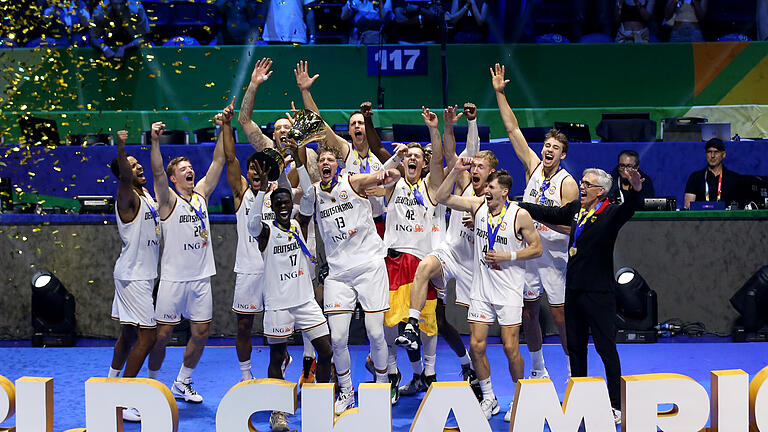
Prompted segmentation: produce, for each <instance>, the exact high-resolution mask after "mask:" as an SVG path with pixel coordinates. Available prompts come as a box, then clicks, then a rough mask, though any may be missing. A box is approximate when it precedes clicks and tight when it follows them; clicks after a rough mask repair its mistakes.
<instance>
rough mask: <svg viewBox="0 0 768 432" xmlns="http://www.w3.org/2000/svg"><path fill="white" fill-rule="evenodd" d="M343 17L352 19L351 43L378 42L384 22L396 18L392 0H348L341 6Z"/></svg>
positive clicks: (345, 19) (343, 18)
mask: <svg viewBox="0 0 768 432" xmlns="http://www.w3.org/2000/svg"><path fill="white" fill-rule="evenodd" d="M341 19H342V20H344V21H347V20H351V21H352V25H351V26H350V27H351V29H350V33H349V43H350V44H358V45H359V44H366V45H370V44H377V43H379V36H380V35H381V28H382V26H383V25H384V24H386V23H388V22H390V21H392V19H394V12H393V11H392V2H391V0H384V1H383V2H379V1H376V2H374V1H373V0H347V2H346V3H344V6H343V7H342V8H341Z"/></svg>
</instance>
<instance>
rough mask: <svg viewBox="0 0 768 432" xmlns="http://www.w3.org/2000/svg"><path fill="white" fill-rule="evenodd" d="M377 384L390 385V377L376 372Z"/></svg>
mask: <svg viewBox="0 0 768 432" xmlns="http://www.w3.org/2000/svg"><path fill="white" fill-rule="evenodd" d="M376 382H377V383H388V382H389V377H388V376H387V374H385V373H381V372H376Z"/></svg>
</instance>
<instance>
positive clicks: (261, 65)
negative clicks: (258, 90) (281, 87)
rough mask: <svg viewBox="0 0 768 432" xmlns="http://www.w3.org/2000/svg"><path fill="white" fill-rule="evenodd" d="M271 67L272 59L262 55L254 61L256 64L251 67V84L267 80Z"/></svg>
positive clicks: (259, 83) (257, 84) (258, 83)
mask: <svg viewBox="0 0 768 432" xmlns="http://www.w3.org/2000/svg"><path fill="white" fill-rule="evenodd" d="M271 67H272V59H271V58H267V57H264V58H262V59H261V60H259V61H257V62H256V66H254V67H253V72H252V73H251V84H253V85H255V86H259V85H261V84H262V83H263V82H264V81H266V80H268V79H269V77H270V76H272V72H273V71H271V70H269V69H270V68H271Z"/></svg>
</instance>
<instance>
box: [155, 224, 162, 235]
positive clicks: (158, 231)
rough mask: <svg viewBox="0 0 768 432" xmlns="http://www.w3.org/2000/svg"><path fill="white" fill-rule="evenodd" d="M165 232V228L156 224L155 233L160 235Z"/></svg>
mask: <svg viewBox="0 0 768 432" xmlns="http://www.w3.org/2000/svg"><path fill="white" fill-rule="evenodd" d="M162 233H163V229H162V228H160V225H155V234H157V235H160V234H162Z"/></svg>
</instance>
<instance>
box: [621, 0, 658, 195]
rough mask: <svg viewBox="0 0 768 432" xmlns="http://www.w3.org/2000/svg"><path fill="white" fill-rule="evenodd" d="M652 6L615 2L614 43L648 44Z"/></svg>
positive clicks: (633, 0) (647, 0) (649, 1)
mask: <svg viewBox="0 0 768 432" xmlns="http://www.w3.org/2000/svg"><path fill="white" fill-rule="evenodd" d="M654 5H655V0H616V20H617V21H618V23H619V30H618V31H617V32H616V43H633V42H634V43H638V42H650V36H651V32H650V30H649V28H648V23H649V22H650V21H651V18H652V17H653V8H654ZM614 178H615V177H614ZM644 187H647V185H645V186H644Z"/></svg>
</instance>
